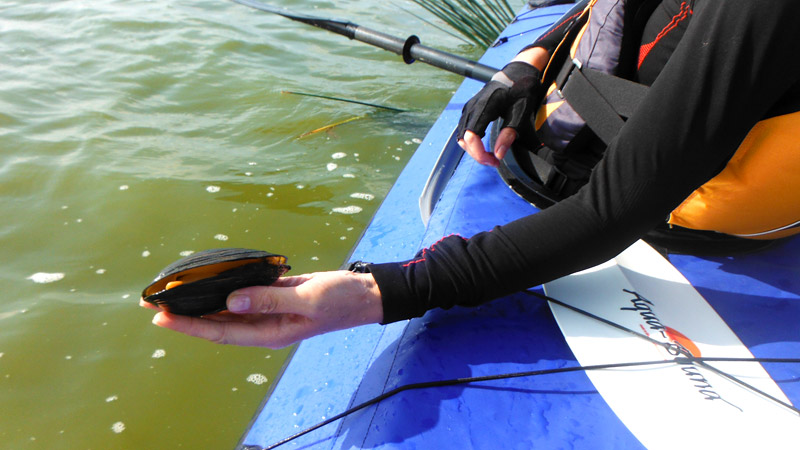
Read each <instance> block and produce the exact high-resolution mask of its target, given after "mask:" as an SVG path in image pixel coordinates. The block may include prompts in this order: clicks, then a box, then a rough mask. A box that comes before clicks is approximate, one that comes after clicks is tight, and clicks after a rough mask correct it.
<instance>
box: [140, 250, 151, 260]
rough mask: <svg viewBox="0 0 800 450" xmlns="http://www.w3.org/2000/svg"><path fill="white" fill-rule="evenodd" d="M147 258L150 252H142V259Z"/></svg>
mask: <svg viewBox="0 0 800 450" xmlns="http://www.w3.org/2000/svg"><path fill="white" fill-rule="evenodd" d="M148 256H150V250H145V251H143V252H142V258H147V257H148Z"/></svg>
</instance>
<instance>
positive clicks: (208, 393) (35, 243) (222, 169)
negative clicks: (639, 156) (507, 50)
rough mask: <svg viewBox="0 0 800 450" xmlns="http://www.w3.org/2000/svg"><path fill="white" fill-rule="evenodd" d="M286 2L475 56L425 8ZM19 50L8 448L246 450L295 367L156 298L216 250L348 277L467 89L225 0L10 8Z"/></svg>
mask: <svg viewBox="0 0 800 450" xmlns="http://www.w3.org/2000/svg"><path fill="white" fill-rule="evenodd" d="M279 3H280V4H281V5H282V6H285V7H288V8H292V9H295V10H298V11H304V12H307V13H313V14H316V15H321V16H325V17H339V18H346V19H350V20H352V21H354V22H356V23H359V24H361V25H365V26H370V27H373V28H378V29H380V30H382V31H386V32H390V33H392V34H396V35H401V36H405V35H407V34H411V33H414V34H418V35H420V36H421V37H422V39H423V42H425V43H428V44H429V45H435V46H437V47H439V48H443V49H445V50H449V51H454V52H460V53H462V54H464V53H466V54H467V55H468V56H469V55H470V52H472V54H471V56H473V57H474V56H476V54H475V50H470V49H469V48H467V47H464V46H463V44H462V43H461V42H460V41H458V40H457V39H454V38H452V37H450V36H448V35H446V34H444V33H442V32H441V31H439V30H436V29H435V28H433V27H431V26H429V25H427V24H425V23H424V22H422V21H420V20H419V19H417V18H415V17H414V16H413V15H411V14H408V13H406V12H403V11H402V10H401V9H400V7H402V8H406V9H408V10H411V11H414V12H415V13H416V14H420V15H425V14H426V13H424V12H423V11H421V10H419V9H418V8H416V7H415V6H414V5H412V4H411V3H402V2H397V3H392V2H376V1H368V0H350V1H338V2H330V1H327V2H326V1H314V2H301V1H297V0H295V1H283V0H282V1H281V2H279ZM0 36H2V39H0V217H2V220H0V261H2V264H3V269H4V270H3V271H2V272H0V288H2V292H3V293H4V295H3V296H2V299H0V405H2V408H3V415H2V420H0V447H2V448H14V449H22V448H76V449H90V448H148V449H158V448H181V447H183V448H192V449H201V448H212V449H216V448H231V447H232V446H233V445H234V444H235V443H236V442H237V441H238V439H239V437H240V435H241V434H242V432H243V431H244V427H245V426H246V424H247V423H248V421H249V420H250V418H251V417H252V416H253V414H254V413H255V411H256V408H257V406H258V405H259V403H260V402H261V400H262V398H263V396H264V394H265V392H266V391H267V389H268V386H269V383H270V382H271V381H272V380H273V379H274V378H275V376H276V375H277V371H278V370H279V368H280V366H281V364H282V362H283V360H284V358H285V355H286V350H283V351H271V350H266V349H259V348H237V347H226V346H219V345H215V344H211V343H207V342H204V341H200V340H196V339H192V338H188V337H185V336H181V335H178V334H175V333H171V332H169V331H167V330H161V329H158V328H156V327H154V326H152V325H151V324H150V318H151V316H152V312H150V311H147V310H143V309H141V308H139V307H138V306H137V301H138V298H139V293H140V292H141V290H142V288H143V287H144V286H145V285H146V284H147V283H148V282H149V281H150V280H151V279H152V277H153V276H154V275H155V274H156V273H158V271H159V269H160V268H161V267H163V266H165V265H167V264H168V263H170V262H172V261H174V260H176V259H177V258H180V257H181V256H182V255H186V254H188V253H190V252H192V251H198V250H202V249H206V248H213V247H227V246H230V247H233V246H235V247H249V248H258V249H264V250H268V251H272V252H275V253H282V254H285V255H287V256H288V257H289V262H290V264H291V265H292V266H293V271H292V273H295V274H299V273H304V272H310V271H317V270H329V269H336V268H338V267H339V266H340V264H341V263H342V261H343V260H344V258H345V256H346V254H347V253H348V251H349V250H350V248H351V247H352V246H353V245H354V243H355V242H356V240H357V238H358V237H359V235H360V233H361V231H362V230H363V228H364V227H365V226H366V224H367V223H368V221H369V219H370V217H371V215H372V213H373V212H374V211H375V209H376V208H377V207H378V205H379V203H380V200H381V198H382V197H383V196H384V195H385V194H386V193H387V192H388V190H389V188H390V187H391V185H392V183H393V181H394V179H395V178H396V177H397V175H398V173H399V172H400V170H401V169H402V168H403V166H404V165H405V163H406V162H407V161H408V159H409V157H410V156H411V154H412V153H413V152H414V151H415V150H416V147H417V143H418V142H419V140H420V139H421V138H423V137H424V135H425V133H426V131H427V129H428V128H429V127H430V125H431V124H432V123H433V121H434V119H435V117H436V116H437V115H438V114H439V112H440V110H441V108H442V107H443V106H444V105H445V104H446V102H447V99H448V98H449V96H450V95H451V93H452V91H453V90H454V89H455V87H457V85H458V83H459V81H460V80H459V78H458V77H457V76H454V75H449V74H446V73H443V72H440V71H438V70H437V69H433V68H429V67H426V66H423V65H421V64H415V65H414V66H411V67H408V66H405V65H403V64H402V63H400V62H398V57H396V56H394V55H392V54H389V53H386V52H382V51H380V50H377V49H373V48H372V47H368V46H366V45H364V44H360V43H356V42H354V41H349V40H347V39H345V38H343V37H340V36H336V35H331V34H329V33H326V32H324V31H318V30H314V29H310V28H308V27H306V26H304V25H301V24H297V23H294V22H291V21H288V20H286V19H282V18H280V17H277V16H272V15H269V14H265V13H261V12H257V11H253V10H250V9H248V8H245V7H243V6H240V5H236V4H233V3H230V2H227V1H224V0H192V1H189V0H173V1H159V2H156V1H146V0H128V1H122V0H94V1H80V0H68V1H67V0H65V1H27V0H26V1H8V0H0ZM426 38H427V39H426ZM283 91H302V92H309V93H315V94H327V95H335V96H339V97H347V98H353V99H357V100H360V101H367V102H374V103H380V104H385V105H389V106H392V107H396V108H402V109H405V110H407V112H403V113H397V112H391V111H385V110H379V109H375V108H370V107H367V106H360V105H354V104H346V103H340V102H332V101H327V100H322V99H317V98H310V97H301V96H296V95H291V94H285V93H282V92H283ZM349 119H354V120H352V121H350V122H348V123H346V124H343V125H340V126H337V127H335V128H333V129H332V130H331V131H330V132H320V133H315V134H312V135H308V136H304V137H300V136H302V135H303V134H304V133H307V132H309V131H311V130H314V129H317V128H319V127H323V126H325V125H329V124H333V123H337V122H341V121H345V120H349ZM265 380H266V382H265Z"/></svg>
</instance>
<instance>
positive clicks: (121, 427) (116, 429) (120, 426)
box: [111, 422, 125, 434]
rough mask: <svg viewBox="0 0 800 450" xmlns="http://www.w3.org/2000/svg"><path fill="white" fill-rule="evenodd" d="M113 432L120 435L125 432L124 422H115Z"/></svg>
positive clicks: (112, 426)
mask: <svg viewBox="0 0 800 450" xmlns="http://www.w3.org/2000/svg"><path fill="white" fill-rule="evenodd" d="M111 431H113V432H114V433H117V434H120V433H122V432H123V431H125V424H124V423H122V422H115V423H114V425H111Z"/></svg>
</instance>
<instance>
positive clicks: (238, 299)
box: [227, 278, 310, 314]
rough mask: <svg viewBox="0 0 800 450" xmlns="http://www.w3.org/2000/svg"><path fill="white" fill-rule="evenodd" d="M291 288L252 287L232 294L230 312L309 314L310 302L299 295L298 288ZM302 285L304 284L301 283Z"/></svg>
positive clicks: (292, 286) (293, 281)
mask: <svg viewBox="0 0 800 450" xmlns="http://www.w3.org/2000/svg"><path fill="white" fill-rule="evenodd" d="M299 280H300V279H299V278H298V279H294V280H289V281H288V283H290V286H288V287H278V286H251V287H246V288H243V289H238V290H236V291H233V292H231V294H230V295H229V296H228V301H227V305H228V311H230V312H232V313H234V314H286V313H288V314H308V313H309V312H310V311H309V308H308V301H307V300H306V299H305V298H302V297H300V296H298V295H297V288H296V286H294V285H291V283H296V282H298V281H299ZM300 284H302V283H300Z"/></svg>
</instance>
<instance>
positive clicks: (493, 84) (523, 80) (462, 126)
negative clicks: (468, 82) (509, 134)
mask: <svg viewBox="0 0 800 450" xmlns="http://www.w3.org/2000/svg"><path fill="white" fill-rule="evenodd" d="M540 77H541V73H540V72H539V70H538V69H537V68H536V67H533V66H532V65H530V64H528V63H524V62H521V61H514V62H512V63H509V64H508V65H506V66H505V67H504V68H503V70H501V71H500V72H497V73H496V74H495V75H494V76H493V77H492V80H491V81H489V82H488V83H486V85H485V86H484V87H483V89H481V90H480V91H478V93H477V94H475V96H474V97H472V98H471V99H470V100H469V101H468V102H467V104H466V105H464V108H463V109H462V110H461V120H459V122H458V139H463V138H464V134H465V133H466V132H467V130H470V131H472V132H473V133H475V134H477V135H478V136H481V137H483V136H484V134H486V128H487V127H488V126H489V123H490V122H492V121H493V120H495V119H497V118H498V117H502V118H503V120H504V126H505V127H510V128H513V129H515V130H517V131H520V128H521V127H526V126H530V124H531V123H532V120H531V115H532V114H534V113H535V112H536V108H537V106H538V103H539V101H540V100H541V93H542V84H541V82H540V81H539V79H540Z"/></svg>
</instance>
